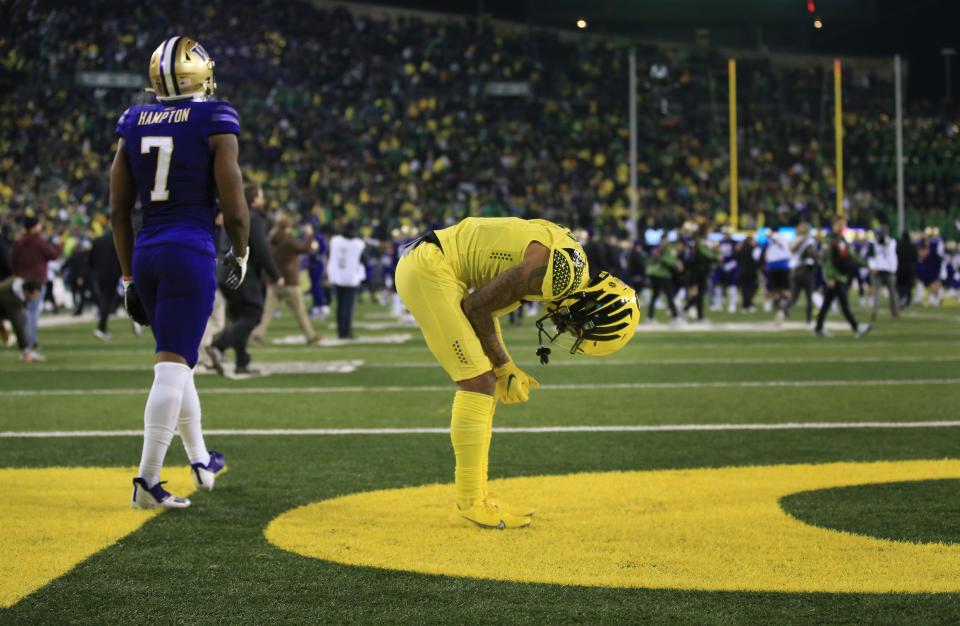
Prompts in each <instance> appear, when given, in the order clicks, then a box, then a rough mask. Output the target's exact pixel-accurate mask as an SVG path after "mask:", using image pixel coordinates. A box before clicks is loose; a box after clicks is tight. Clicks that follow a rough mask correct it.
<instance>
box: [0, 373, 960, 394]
mask: <svg viewBox="0 0 960 626" xmlns="http://www.w3.org/2000/svg"><path fill="white" fill-rule="evenodd" d="M957 384H960V378H917V379H910V378H900V379H897V378H892V379H884V380H870V379H866V380H760V381H715V382H690V383H682V382H681V383H596V384H561V385H543V386H542V387H541V388H540V391H578V390H594V389H624V390H632V389H739V388H758V387H886V386H895V385H910V386H913V385H957ZM453 389H454V387H453V385H452V384H451V385H419V386H413V385H411V386H400V385H394V386H389V385H386V386H382V387H378V386H373V387H369V386H359V385H357V386H343V387H338V386H329V387H207V388H201V389H200V393H201V395H213V394H216V395H220V394H225V395H276V394H291V395H294V394H297V395H300V394H324V393H371V394H376V393H413V392H425V391H426V392H432V391H443V392H450V391H453ZM147 391H148V389H147V388H146V387H144V388H137V389H119V388H118V389H11V390H7V391H0V397H6V398H18V397H37V396H39V397H51V396H145V395H146V394H147Z"/></svg>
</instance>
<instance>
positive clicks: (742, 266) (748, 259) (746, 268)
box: [736, 237, 760, 313]
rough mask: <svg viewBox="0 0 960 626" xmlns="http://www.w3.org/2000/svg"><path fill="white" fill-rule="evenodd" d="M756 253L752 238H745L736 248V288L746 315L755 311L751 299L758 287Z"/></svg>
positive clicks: (758, 265) (758, 264) (757, 254)
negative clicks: (737, 270) (737, 271)
mask: <svg viewBox="0 0 960 626" xmlns="http://www.w3.org/2000/svg"><path fill="white" fill-rule="evenodd" d="M759 257H760V255H759V253H758V252H757V244H756V243H755V242H754V241H753V237H747V238H746V239H744V240H743V241H742V242H740V245H739V246H737V253H736V259H737V268H738V269H739V273H738V274H737V288H738V289H739V290H740V297H741V298H743V310H744V311H745V312H747V313H753V312H754V311H756V309H755V308H754V307H753V297H754V296H755V295H757V289H758V288H759V286H760V279H759V273H760V261H759Z"/></svg>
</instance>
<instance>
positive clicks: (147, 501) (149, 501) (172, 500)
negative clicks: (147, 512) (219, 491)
mask: <svg viewBox="0 0 960 626" xmlns="http://www.w3.org/2000/svg"><path fill="white" fill-rule="evenodd" d="M188 506H190V500H188V499H186V498H181V497H180V496H175V495H173V494H172V493H170V492H169V491H167V490H166V489H164V488H163V483H162V482H159V483H157V484H156V485H154V486H153V487H149V486H148V485H147V481H145V480H144V479H142V478H140V477H139V476H137V477H136V478H134V479H133V497H132V498H131V499H130V508H133V509H185V508H187V507H188Z"/></svg>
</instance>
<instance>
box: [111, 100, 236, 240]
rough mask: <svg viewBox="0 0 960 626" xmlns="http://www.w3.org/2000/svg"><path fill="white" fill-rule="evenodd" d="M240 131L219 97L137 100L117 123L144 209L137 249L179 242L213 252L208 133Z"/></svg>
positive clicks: (213, 189)
mask: <svg viewBox="0 0 960 626" xmlns="http://www.w3.org/2000/svg"><path fill="white" fill-rule="evenodd" d="M225 133H233V134H235V135H239V134H240V117H239V116H238V115H237V112H236V111H235V110H234V109H233V107H232V106H230V105H229V104H228V103H226V102H223V101H219V100H186V101H182V102H174V103H166V104H162V103H157V104H138V105H134V106H132V107H130V108H129V109H127V110H126V111H125V112H124V114H123V115H122V116H121V117H120V121H119V122H118V123H117V134H118V135H120V136H121V137H123V139H124V141H125V147H124V153H125V155H126V158H127V164H128V165H129V166H130V171H131V172H132V174H133V179H134V182H135V183H136V186H137V194H138V196H139V198H140V207H141V209H142V211H143V227H142V228H141V229H140V231H139V232H138V233H137V243H136V245H137V246H138V247H142V246H151V245H156V244H162V243H174V242H176V243H178V244H180V245H185V246H188V247H191V248H194V249H197V250H200V251H204V252H208V253H209V254H211V255H213V254H214V244H213V233H214V218H215V217H216V213H217V204H216V202H217V187H216V184H215V182H214V178H213V151H212V150H211V148H210V141H209V138H210V136H211V135H221V134H225Z"/></svg>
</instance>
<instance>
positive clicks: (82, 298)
mask: <svg viewBox="0 0 960 626" xmlns="http://www.w3.org/2000/svg"><path fill="white" fill-rule="evenodd" d="M63 275H64V280H65V282H66V286H67V287H68V288H69V289H70V294H71V295H72V296H73V314H74V315H82V314H83V310H84V309H85V308H86V306H87V303H88V302H93V303H94V304H95V303H96V299H95V296H94V294H93V290H92V289H91V285H92V284H93V283H92V282H91V280H90V240H89V239H86V238H84V239H81V240H80V241H78V242H77V244H76V245H75V246H73V251H72V252H71V253H70V256H69V258H67V261H66V263H64V264H63Z"/></svg>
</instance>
